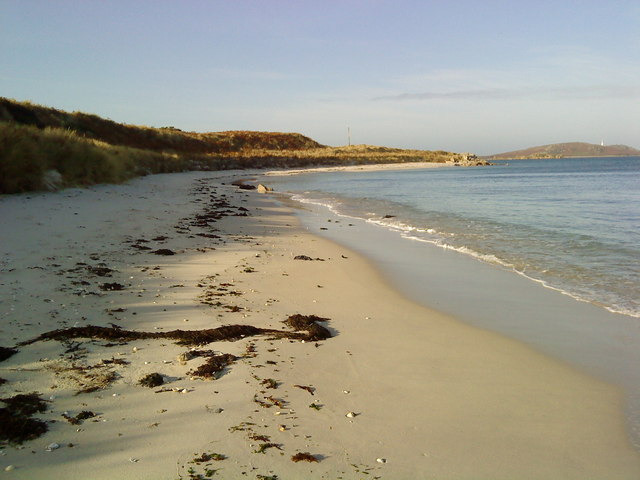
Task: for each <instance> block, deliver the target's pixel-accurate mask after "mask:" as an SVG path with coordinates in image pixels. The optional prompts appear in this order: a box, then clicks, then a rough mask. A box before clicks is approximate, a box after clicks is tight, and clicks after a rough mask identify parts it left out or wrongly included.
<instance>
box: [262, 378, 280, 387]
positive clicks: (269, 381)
mask: <svg viewBox="0 0 640 480" xmlns="http://www.w3.org/2000/svg"><path fill="white" fill-rule="evenodd" d="M260 384H261V385H264V386H265V388H274V389H275V388H278V385H279V384H278V382H277V381H276V380H274V379H273V378H265V379H264V380H262V381H261V382H260Z"/></svg>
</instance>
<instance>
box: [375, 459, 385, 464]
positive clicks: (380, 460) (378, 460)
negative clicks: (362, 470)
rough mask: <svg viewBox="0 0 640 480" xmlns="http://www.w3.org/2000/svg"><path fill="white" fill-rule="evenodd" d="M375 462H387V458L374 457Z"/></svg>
mask: <svg viewBox="0 0 640 480" xmlns="http://www.w3.org/2000/svg"><path fill="white" fill-rule="evenodd" d="M376 462H378V463H387V459H386V458H376Z"/></svg>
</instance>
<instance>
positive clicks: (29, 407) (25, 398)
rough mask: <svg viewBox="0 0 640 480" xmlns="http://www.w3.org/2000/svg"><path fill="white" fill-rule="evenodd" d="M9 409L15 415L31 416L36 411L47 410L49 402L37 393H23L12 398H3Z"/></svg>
mask: <svg viewBox="0 0 640 480" xmlns="http://www.w3.org/2000/svg"><path fill="white" fill-rule="evenodd" d="M0 402H3V403H4V404H5V405H6V406H7V407H6V408H7V411H9V413H11V414H12V415H15V416H30V415H33V414H35V413H43V412H45V411H46V410H47V404H46V402H45V401H44V400H42V399H41V398H40V395H39V394H37V393H35V392H34V393H21V394H19V395H15V396H13V397H10V398H2V399H0Z"/></svg>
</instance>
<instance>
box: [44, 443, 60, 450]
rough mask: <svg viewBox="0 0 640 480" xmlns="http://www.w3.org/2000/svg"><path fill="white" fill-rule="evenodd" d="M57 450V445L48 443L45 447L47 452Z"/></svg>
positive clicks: (58, 446)
mask: <svg viewBox="0 0 640 480" xmlns="http://www.w3.org/2000/svg"><path fill="white" fill-rule="evenodd" d="M58 448H60V445H58V444H57V443H50V444H49V445H47V448H46V450H47V452H51V451H53V450H57V449H58Z"/></svg>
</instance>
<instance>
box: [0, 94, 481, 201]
mask: <svg viewBox="0 0 640 480" xmlns="http://www.w3.org/2000/svg"><path fill="white" fill-rule="evenodd" d="M473 158H475V157H473ZM466 159H467V157H466V156H465V155H461V154H455V153H450V152H444V151H425V150H403V149H398V148H386V147H375V146H370V145H356V146H349V147H327V146H325V145H321V144H319V143H318V142H316V141H315V140H312V139H311V138H309V137H305V136H304V135H301V134H299V133H280V132H251V131H226V132H209V133H198V132H184V131H182V130H180V129H177V128H175V127H162V128H152V127H146V126H134V125H125V124H121V123H117V122H114V121H112V120H108V119H104V118H101V117H98V116H97V115H91V114H86V113H82V112H73V113H69V112H64V111H62V110H57V109H54V108H49V107H44V106H40V105H35V104H32V103H30V102H18V101H15V100H11V99H7V98H2V97H0V193H17V192H26V191H33V190H54V189H59V188H64V187H69V186H83V185H91V184H96V183H118V182H122V181H124V180H127V179H129V178H132V177H135V176H139V175H146V174H151V173H169V172H181V171H187V170H228V169H245V168H302V167H315V166H328V165H355V164H370V163H392V162H440V163H443V162H447V161H451V162H454V161H457V162H460V161H465V160H466Z"/></svg>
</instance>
